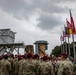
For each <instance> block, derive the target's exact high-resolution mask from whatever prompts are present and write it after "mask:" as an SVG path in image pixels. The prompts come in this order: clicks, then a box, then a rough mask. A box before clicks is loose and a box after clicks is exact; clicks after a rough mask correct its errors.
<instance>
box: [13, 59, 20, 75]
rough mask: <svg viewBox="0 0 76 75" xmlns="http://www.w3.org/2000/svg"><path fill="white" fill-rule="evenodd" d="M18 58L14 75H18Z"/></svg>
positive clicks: (14, 67)
mask: <svg viewBox="0 0 76 75" xmlns="http://www.w3.org/2000/svg"><path fill="white" fill-rule="evenodd" d="M18 62H19V61H18V60H17V61H15V62H14V64H13V69H14V75H18Z"/></svg>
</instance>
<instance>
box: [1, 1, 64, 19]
mask: <svg viewBox="0 0 76 75" xmlns="http://www.w3.org/2000/svg"><path fill="white" fill-rule="evenodd" d="M59 2H60V0H54V1H52V0H0V7H1V8H2V9H3V10H4V11H6V12H8V13H10V14H13V15H14V16H15V17H16V18H18V19H20V18H21V19H27V18H28V17H29V16H30V15H31V14H33V13H34V12H35V11H36V9H37V8H39V9H40V10H41V11H43V12H51V13H54V12H55V13H59V12H61V13H63V12H64V9H62V8H61V7H58V6H57V4H59Z"/></svg>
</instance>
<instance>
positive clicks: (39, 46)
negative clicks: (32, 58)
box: [34, 40, 48, 57]
mask: <svg viewBox="0 0 76 75" xmlns="http://www.w3.org/2000/svg"><path fill="white" fill-rule="evenodd" d="M34 44H35V52H36V54H38V55H39V56H40V57H42V56H44V55H46V53H45V50H47V49H48V42H47V41H45V40H39V41H36V42H35V43H34Z"/></svg>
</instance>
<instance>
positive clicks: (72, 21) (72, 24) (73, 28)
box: [70, 10, 75, 33]
mask: <svg viewBox="0 0 76 75" xmlns="http://www.w3.org/2000/svg"><path fill="white" fill-rule="evenodd" d="M70 20H71V26H72V31H73V33H74V32H75V25H74V20H73V17H72V13H71V10H70Z"/></svg>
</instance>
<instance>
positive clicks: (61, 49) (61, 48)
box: [61, 40, 63, 53]
mask: <svg viewBox="0 0 76 75" xmlns="http://www.w3.org/2000/svg"><path fill="white" fill-rule="evenodd" d="M62 50H63V48H62V40H61V53H62V52H63V51H62Z"/></svg>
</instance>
